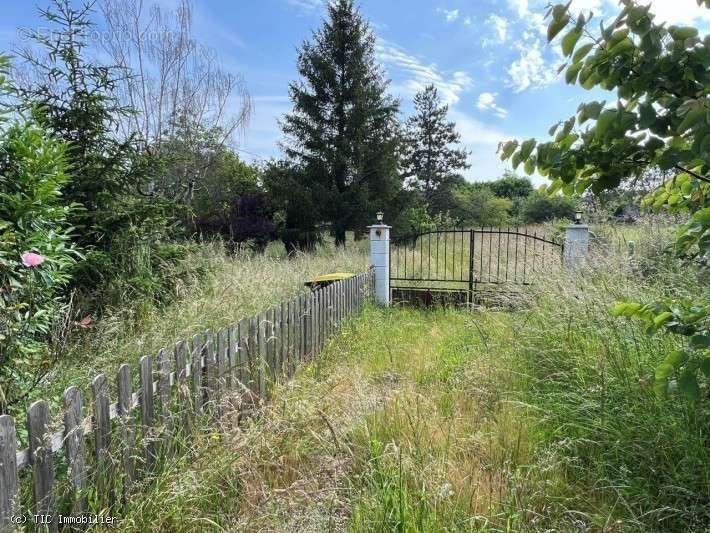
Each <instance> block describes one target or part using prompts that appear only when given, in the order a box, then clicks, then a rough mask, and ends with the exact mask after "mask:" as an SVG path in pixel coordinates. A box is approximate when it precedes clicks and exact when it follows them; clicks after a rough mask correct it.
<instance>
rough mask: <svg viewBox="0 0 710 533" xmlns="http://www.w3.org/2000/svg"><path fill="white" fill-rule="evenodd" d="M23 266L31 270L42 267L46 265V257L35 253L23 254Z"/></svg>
mask: <svg viewBox="0 0 710 533" xmlns="http://www.w3.org/2000/svg"><path fill="white" fill-rule="evenodd" d="M21 257H22V264H23V265H25V266H26V267H29V268H34V267H38V266H40V265H41V264H42V263H44V256H42V255H40V254H36V253H34V252H25V253H23V254H22V256H21Z"/></svg>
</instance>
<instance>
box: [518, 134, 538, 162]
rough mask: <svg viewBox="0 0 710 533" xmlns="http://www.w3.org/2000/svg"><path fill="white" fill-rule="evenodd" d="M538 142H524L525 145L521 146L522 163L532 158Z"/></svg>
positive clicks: (531, 140)
mask: <svg viewBox="0 0 710 533" xmlns="http://www.w3.org/2000/svg"><path fill="white" fill-rule="evenodd" d="M536 143H537V141H535V139H528V140H527V141H525V142H523V144H521V145H520V159H521V161H525V160H526V159H527V158H528V157H530V154H531V153H532V151H533V149H534V148H535V144H536Z"/></svg>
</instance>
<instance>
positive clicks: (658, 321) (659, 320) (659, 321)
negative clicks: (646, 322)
mask: <svg viewBox="0 0 710 533" xmlns="http://www.w3.org/2000/svg"><path fill="white" fill-rule="evenodd" d="M672 317H673V313H671V312H670V311H664V312H663V313H661V314H659V315H658V316H657V317H656V318H654V319H653V325H654V326H656V327H657V328H660V327H661V326H662V325H663V324H665V323H666V322H668V321H669V320H670V319H671V318H672Z"/></svg>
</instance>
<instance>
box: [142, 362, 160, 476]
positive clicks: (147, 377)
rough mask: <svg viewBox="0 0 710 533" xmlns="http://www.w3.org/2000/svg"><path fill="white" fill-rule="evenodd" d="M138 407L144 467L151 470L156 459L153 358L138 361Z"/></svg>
mask: <svg viewBox="0 0 710 533" xmlns="http://www.w3.org/2000/svg"><path fill="white" fill-rule="evenodd" d="M140 382H141V390H140V406H141V426H142V434H143V448H144V450H145V466H146V468H147V469H151V468H153V466H154V465H155V459H156V449H155V429H154V425H155V405H154V402H153V358H152V357H151V356H150V355H144V356H143V357H141V359H140Z"/></svg>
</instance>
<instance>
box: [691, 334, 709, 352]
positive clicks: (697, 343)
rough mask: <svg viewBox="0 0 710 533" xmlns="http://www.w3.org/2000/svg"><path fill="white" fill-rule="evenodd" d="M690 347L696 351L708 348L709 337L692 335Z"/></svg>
mask: <svg viewBox="0 0 710 533" xmlns="http://www.w3.org/2000/svg"><path fill="white" fill-rule="evenodd" d="M690 345H691V346H692V347H693V348H696V349H698V350H703V349H705V348H710V335H693V336H692V337H690Z"/></svg>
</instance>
